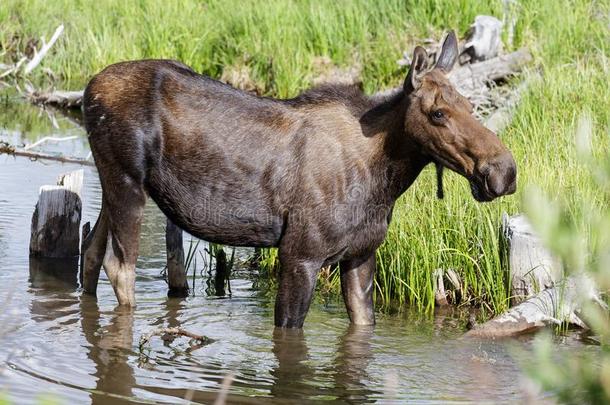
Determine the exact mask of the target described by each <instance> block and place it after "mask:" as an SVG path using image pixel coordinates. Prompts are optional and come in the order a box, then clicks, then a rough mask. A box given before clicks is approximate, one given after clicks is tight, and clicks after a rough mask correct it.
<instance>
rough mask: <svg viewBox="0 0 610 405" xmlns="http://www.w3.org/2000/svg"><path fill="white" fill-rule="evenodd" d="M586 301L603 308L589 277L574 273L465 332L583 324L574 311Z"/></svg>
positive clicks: (502, 333)
mask: <svg viewBox="0 0 610 405" xmlns="http://www.w3.org/2000/svg"><path fill="white" fill-rule="evenodd" d="M590 302H592V303H596V304H598V305H600V306H601V307H603V308H606V310H607V307H606V305H605V303H604V302H603V301H602V300H601V298H600V295H599V292H598V291H597V289H596V288H595V285H594V283H593V281H592V280H591V279H590V278H589V277H587V276H586V275H584V274H581V275H574V276H571V277H568V278H566V279H565V280H564V281H563V282H560V283H558V284H557V285H555V286H554V287H552V288H547V289H545V290H543V291H541V292H540V293H538V294H537V295H535V296H533V297H531V298H529V299H527V300H526V301H523V302H522V303H521V304H519V305H517V306H515V307H512V308H510V309H509V310H508V311H506V312H505V313H503V314H501V315H499V316H497V317H495V318H493V319H491V320H490V321H487V322H485V323H483V324H481V325H475V326H474V328H473V329H471V330H470V331H468V332H466V334H465V336H466V337H481V338H496V337H508V336H515V335H520V334H524V333H530V332H534V331H536V330H538V329H541V328H544V327H547V326H551V325H560V324H564V323H569V324H574V325H578V326H580V327H583V328H587V324H586V323H585V321H584V320H583V319H582V318H580V317H579V315H578V314H579V313H581V312H582V308H583V306H584V304H585V303H590Z"/></svg>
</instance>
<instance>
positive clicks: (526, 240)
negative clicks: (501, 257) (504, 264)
mask: <svg viewBox="0 0 610 405" xmlns="http://www.w3.org/2000/svg"><path fill="white" fill-rule="evenodd" d="M501 238H502V239H503V240H502V245H503V246H504V247H505V257H506V258H507V259H508V268H509V271H510V274H509V280H510V283H511V303H512V305H516V304H518V303H520V302H522V301H523V300H525V299H527V298H528V297H530V296H532V295H535V294H537V293H538V292H540V291H542V290H544V289H547V288H551V287H553V286H554V285H555V283H556V282H557V281H559V280H561V279H562V277H563V271H562V266H561V262H560V261H559V259H558V258H557V257H555V256H553V255H552V254H551V252H549V251H548V249H546V248H545V247H544V246H543V244H542V242H541V240H540V238H539V237H538V236H537V235H536V233H535V232H534V230H533V229H532V226H531V225H530V223H529V222H528V220H527V219H526V218H525V216H524V215H516V216H512V217H511V216H509V215H508V214H506V213H504V214H502V234H501Z"/></svg>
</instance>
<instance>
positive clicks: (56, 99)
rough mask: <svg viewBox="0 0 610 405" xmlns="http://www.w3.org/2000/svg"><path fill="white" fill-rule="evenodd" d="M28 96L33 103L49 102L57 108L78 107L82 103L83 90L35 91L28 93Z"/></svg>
mask: <svg viewBox="0 0 610 405" xmlns="http://www.w3.org/2000/svg"><path fill="white" fill-rule="evenodd" d="M28 98H29V99H30V101H31V102H32V103H34V104H49V105H53V106H56V107H59V108H80V107H81V105H82V104H83V91H82V90H78V91H63V90H55V91H51V92H37V91H35V92H33V93H31V94H29V95H28Z"/></svg>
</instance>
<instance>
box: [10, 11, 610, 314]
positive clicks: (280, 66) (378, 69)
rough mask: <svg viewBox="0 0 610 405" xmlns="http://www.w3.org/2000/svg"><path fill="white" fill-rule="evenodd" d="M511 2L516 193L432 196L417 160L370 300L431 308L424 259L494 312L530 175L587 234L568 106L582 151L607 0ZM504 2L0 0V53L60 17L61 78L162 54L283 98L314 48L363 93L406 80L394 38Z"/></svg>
mask: <svg viewBox="0 0 610 405" xmlns="http://www.w3.org/2000/svg"><path fill="white" fill-rule="evenodd" d="M508 3H510V4H512V6H511V7H510V8H511V13H512V16H513V17H515V18H516V25H515V31H514V38H513V42H512V44H509V43H508V37H506V38H505V43H507V48H509V50H512V49H516V48H518V47H522V46H527V47H529V48H530V49H531V50H532V52H533V53H534V55H535V63H534V65H532V66H531V70H530V71H529V72H527V73H525V74H524V77H525V78H526V79H527V78H528V77H529V78H530V79H531V85H530V86H529V87H528V90H527V91H526V94H525V95H524V97H523V99H522V101H521V102H520V103H519V106H518V107H517V109H516V112H515V116H514V119H513V121H512V123H511V125H510V126H509V127H508V128H507V129H506V130H505V131H504V132H503V133H502V134H500V136H501V137H502V138H503V140H504V142H505V143H506V144H507V146H508V147H509V148H510V149H511V150H512V151H513V154H514V156H515V159H516V161H517V164H518V167H519V179H518V182H519V192H518V193H517V195H515V196H512V197H508V198H502V199H501V200H499V201H497V202H493V203H489V204H484V205H482V204H479V203H477V202H475V201H474V200H473V199H472V197H471V195H470V191H469V188H468V185H467V182H466V181H465V180H464V179H462V178H460V177H458V176H457V175H453V174H452V175H449V176H447V179H446V186H445V191H446V192H445V194H446V197H445V199H444V200H442V201H438V200H436V197H435V181H434V174H433V172H432V170H431V169H429V170H426V171H425V172H424V173H423V175H422V176H421V178H420V179H419V180H418V181H417V183H416V184H415V185H414V186H413V187H412V188H411V189H410V190H409V191H408V192H407V193H406V194H405V195H404V196H403V197H402V198H401V199H400V200H399V201H398V203H397V207H396V210H395V214H394V220H393V224H392V226H391V229H390V231H389V234H388V238H387V240H386V242H385V243H384V245H383V246H382V247H381V249H380V250H379V253H378V263H379V271H378V276H377V285H378V289H377V295H376V299H377V302H378V303H383V304H388V303H389V302H390V301H391V300H397V302H398V303H399V304H403V303H409V304H412V305H415V306H417V307H419V308H420V309H422V310H431V309H432V308H433V305H434V293H433V282H432V271H433V270H434V269H435V268H439V267H443V268H449V267H451V268H453V269H456V270H457V271H458V273H459V274H460V275H461V277H462V279H463V280H464V282H465V283H466V284H467V288H468V292H469V294H468V298H469V299H470V300H471V302H472V303H477V304H481V305H482V306H483V307H484V308H487V309H488V310H489V312H498V311H501V310H503V309H505V308H506V306H507V303H508V298H509V297H508V294H509V292H508V291H509V290H508V289H507V285H506V284H507V277H506V274H505V273H504V269H503V267H502V264H501V260H500V256H499V253H498V246H497V244H498V236H499V235H498V230H499V222H500V215H501V213H502V212H503V211H507V212H508V213H516V212H519V211H521V210H522V203H521V200H522V197H523V190H525V189H526V188H527V186H528V185H531V184H535V185H537V186H538V187H539V188H540V189H541V190H543V191H544V192H545V193H547V195H549V198H550V199H551V200H553V199H556V198H557V197H558V196H562V197H563V198H564V199H565V201H566V207H567V208H566V209H567V212H569V214H570V216H571V217H572V218H573V219H574V223H575V226H576V228H578V229H581V230H583V231H585V232H584V234H588V233H587V232H586V230H587V229H588V228H589V226H590V224H588V223H587V222H586V221H583V220H581V218H582V208H581V205H580V202H581V201H588V202H589V203H590V204H591V206H593V207H597V208H599V209H602V208H605V209H607V206H608V197H607V195H604V193H603V192H602V191H601V190H600V189H599V188H598V187H595V186H594V182H593V181H592V180H591V178H590V176H588V173H589V171H590V170H591V169H590V167H588V166H587V165H585V164H583V163H582V162H580V161H579V160H578V159H577V158H576V153H575V152H574V142H573V139H572V136H571V134H572V133H573V128H574V126H575V122H576V119H577V116H578V114H580V112H581V111H583V110H587V111H590V113H591V117H592V119H593V121H594V126H593V128H595V130H594V132H593V134H592V140H591V142H592V145H594V148H593V151H594V152H593V153H594V155H601V154H604V153H607V151H608V138H607V131H608V125H609V122H608V118H609V112H610V97H609V96H608V95H609V94H610V91H609V90H610V89H609V86H610V85H609V82H608V75H609V72H608V48H609V46H610V40H609V39H610V38H609V35H608V24H609V18H610V17H609V16H610V5H609V3H608V1H607V0H601V1H577V0H572V1H570V0H540V1H536V2H533V1H532V2H529V1H528V2H526V1H523V2H518V3H517V2H508ZM508 3H507V4H508ZM504 4H505V3H504V2H502V1H500V0H494V1H489V2H474V1H468V0H458V1H442V0H424V1H412V0H403V1H397V0H388V1H383V2H376V1H372V0H354V1H342V2H320V1H314V0H311V1H306V0H304V1H288V0H268V1H265V2H258V1H253V0H249V1H247V0H240V1H237V0H223V1H206V2H201V1H195V0H187V1H181V2H163V3H161V2H154V1H150V2H147V1H138V2H135V1H128V2H126V1H118V0H114V1H110V0H109V1H103V2H99V1H98V2H94V1H88V0H82V1H78V2H75V1H67V0H57V1H53V2H47V1H42V0H38V1H34V0H22V1H20V0H5V1H4V2H2V5H1V6H0V21H2V24H1V25H0V45H1V46H0V58H3V59H4V61H5V62H9V61H12V60H14V59H15V58H17V51H18V50H24V49H25V50H27V49H28V42H29V41H31V39H32V38H36V37H38V36H39V35H40V34H41V33H47V35H50V34H51V33H52V32H53V30H54V29H55V27H56V26H57V25H59V24H60V23H64V24H65V25H66V31H65V33H64V35H63V36H62V38H61V39H60V41H59V42H58V43H57V44H56V45H55V47H54V48H53V51H52V53H51V54H50V55H48V56H47V58H46V59H45V61H44V62H43V65H44V67H47V68H50V69H51V70H52V71H53V72H54V74H55V75H58V76H59V81H60V83H58V84H57V87H61V88H64V89H78V88H81V87H83V85H84V84H85V83H86V81H87V79H88V78H89V77H90V76H91V75H92V74H94V73H95V72H97V71H99V70H101V69H102V68H103V67H104V66H106V65H108V64H111V63H113V62H117V61H120V60H126V59H137V58H172V59H179V60H181V61H183V62H184V63H186V64H188V65H191V66H193V67H194V68H195V69H196V70H197V71H200V72H203V73H205V74H208V75H210V76H212V77H217V78H220V77H222V76H223V75H224V76H225V77H227V75H228V74H230V73H232V72H233V73H235V72H236V73H237V74H238V76H240V77H242V79H244V80H246V79H247V81H248V82H249V83H251V84H252V86H253V88H255V89H256V90H257V91H258V92H259V93H261V94H264V95H271V96H276V97H288V96H294V95H295V94H297V93H298V92H300V91H301V90H303V89H304V88H307V87H309V86H310V85H311V83H312V81H313V78H314V77H315V76H316V74H317V73H318V72H317V71H316V69H317V65H316V60H318V59H319V58H320V57H327V58H330V60H331V61H332V63H333V64H334V65H336V66H339V67H347V66H350V65H354V64H358V65H360V66H362V72H361V77H362V80H363V82H364V86H365V89H366V91H368V92H374V91H377V90H380V89H383V88H387V87H392V86H396V85H398V84H399V83H400V82H401V81H402V80H403V79H404V76H405V74H406V72H405V70H404V69H402V68H400V67H399V66H398V65H397V63H396V60H397V59H399V58H400V56H401V54H402V52H403V51H404V50H407V49H408V50H412V48H413V47H414V45H415V44H417V43H419V41H420V40H421V39H423V38H427V37H435V38H440V36H441V33H442V32H443V30H444V29H447V28H454V29H456V30H457V31H458V32H459V33H464V32H465V31H466V29H467V28H468V26H469V24H470V23H471V22H472V21H473V19H474V17H475V16H476V15H477V14H488V15H495V16H497V17H500V18H501V17H502V13H503V10H505V7H504ZM30 44H31V42H30ZM37 75H38V76H36V77H34V78H32V80H33V81H34V82H35V84H36V85H37V86H39V87H45V86H48V85H50V83H51V82H52V81H53V80H54V79H51V78H49V76H48V75H46V74H45V73H44V72H43V70H42V69H38V70H37ZM538 75H540V76H538ZM264 263H265V264H266V266H267V267H268V268H271V267H272V266H273V263H274V253H273V252H267V253H266V255H265V257H264ZM329 277H330V279H331V282H330V285H332V286H336V285H337V283H336V279H333V278H332V277H333V276H332V275H331V276H329Z"/></svg>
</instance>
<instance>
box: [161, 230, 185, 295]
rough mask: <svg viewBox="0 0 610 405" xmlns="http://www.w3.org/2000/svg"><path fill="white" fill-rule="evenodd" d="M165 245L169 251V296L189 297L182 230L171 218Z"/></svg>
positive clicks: (166, 231) (166, 232)
mask: <svg viewBox="0 0 610 405" xmlns="http://www.w3.org/2000/svg"><path fill="white" fill-rule="evenodd" d="M165 245H166V249H167V284H168V285H169V291H168V292H167V295H168V296H170V297H187V296H188V294H189V287H188V283H187V280H186V268H185V263H184V245H183V242H182V229H180V228H179V227H178V226H177V225H175V224H174V223H173V222H172V221H171V220H170V219H169V218H168V219H167V225H166V228H165Z"/></svg>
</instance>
